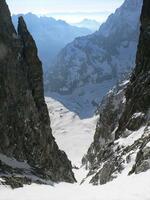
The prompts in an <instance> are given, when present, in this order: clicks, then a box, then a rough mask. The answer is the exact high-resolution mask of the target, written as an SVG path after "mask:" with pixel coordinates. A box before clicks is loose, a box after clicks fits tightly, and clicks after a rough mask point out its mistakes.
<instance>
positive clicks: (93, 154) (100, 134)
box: [83, 0, 150, 184]
mask: <svg viewBox="0 0 150 200" xmlns="http://www.w3.org/2000/svg"><path fill="white" fill-rule="evenodd" d="M141 24H142V25H141V33H140V39H139V45H138V51H137V57H136V67H135V69H134V71H133V73H132V77H131V79H130V81H129V82H128V84H127V85H126V84H122V85H120V86H119V88H118V89H117V90H116V89H115V90H112V91H111V92H110V93H109V94H108V95H107V96H106V98H105V99H104V101H103V102H102V105H101V106H102V108H101V110H100V118H99V122H98V124H97V129H96V133H95V137H94V142H93V143H92V145H91V146H90V148H89V150H88V153H87V155H86V156H85V157H84V158H83V164H84V165H85V166H86V168H87V169H88V170H89V173H88V175H87V177H88V180H89V179H90V182H91V183H93V184H105V183H107V182H108V181H112V180H113V179H114V178H116V177H118V176H119V175H120V174H125V175H131V174H133V173H135V174H137V173H141V172H144V171H146V170H148V169H150V34H149V30H150V1H149V0H144V3H143V9H142V14H141ZM87 177H86V178H85V180H84V181H86V180H87Z"/></svg>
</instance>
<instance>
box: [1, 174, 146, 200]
mask: <svg viewBox="0 0 150 200" xmlns="http://www.w3.org/2000/svg"><path fill="white" fill-rule="evenodd" d="M149 186H150V171H148V172H145V173H142V174H139V175H132V176H128V177H127V176H122V177H120V178H118V179H116V180H114V181H113V182H110V183H108V184H106V185H103V186H92V185H88V184H87V185H78V184H67V183H61V184H58V185H55V187H52V186H45V185H36V184H32V185H31V186H24V187H23V188H19V189H15V190H11V189H10V188H6V187H4V186H0V200H60V199H61V200H149V199H150V192H149V191H150V190H149Z"/></svg>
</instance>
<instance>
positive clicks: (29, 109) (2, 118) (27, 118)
mask: <svg viewBox="0 0 150 200" xmlns="http://www.w3.org/2000/svg"><path fill="white" fill-rule="evenodd" d="M0 94H1V98H0V177H1V178H2V179H3V180H4V181H3V182H2V183H3V184H6V185H7V184H9V185H11V186H12V187H20V186H22V184H30V183H32V182H37V183H38V182H39V183H52V181H54V182H59V181H67V182H74V181H75V179H74V175H73V172H72V166H71V163H70V161H69V160H68V158H67V156H66V154H65V153H64V152H62V151H60V150H59V148H58V146H57V144H56V142H55V139H54V137H53V136H52V130H51V128H50V119H49V115H48V110H47V107H46V103H45V100H44V90H43V77H42V65H41V62H40V60H39V58H38V56H37V48H36V45H35V42H34V40H33V38H32V36H31V35H30V33H29V32H28V30H27V27H26V24H25V22H24V20H23V18H22V17H20V18H19V23H18V32H16V31H15V28H14V26H13V24H12V21H11V17H10V12H9V9H8V6H7V4H6V2H5V0H1V1H0Z"/></svg>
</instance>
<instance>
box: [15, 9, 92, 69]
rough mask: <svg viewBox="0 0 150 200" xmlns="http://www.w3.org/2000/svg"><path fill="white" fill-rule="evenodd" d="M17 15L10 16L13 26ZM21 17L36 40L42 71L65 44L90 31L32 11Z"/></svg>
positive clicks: (48, 66)
mask: <svg viewBox="0 0 150 200" xmlns="http://www.w3.org/2000/svg"><path fill="white" fill-rule="evenodd" d="M18 16H19V15H13V16H12V20H13V23H14V24H15V26H17V23H18V22H17V21H18ZM23 17H24V19H25V21H26V23H27V26H28V29H29V31H30V32H31V34H32V35H33V37H34V39H35V41H36V44H37V47H38V50H39V56H40V59H41V60H42V62H43V66H44V71H45V70H46V69H47V68H48V69H49V68H50V65H51V64H52V61H53V59H54V57H55V56H56V55H57V53H58V52H59V51H60V50H61V49H62V48H63V47H65V45H66V44H68V43H69V42H72V41H73V40H74V39H75V38H76V37H79V36H84V35H88V34H90V33H91V31H90V30H88V29H87V28H79V27H75V26H71V25H69V24H67V23H66V22H65V21H62V20H55V19H54V18H51V17H42V16H41V17H38V16H36V15H34V14H32V13H28V14H25V15H23Z"/></svg>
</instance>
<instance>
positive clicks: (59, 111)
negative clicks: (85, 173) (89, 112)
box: [46, 98, 97, 167]
mask: <svg viewBox="0 0 150 200" xmlns="http://www.w3.org/2000/svg"><path fill="white" fill-rule="evenodd" d="M46 102H47V105H48V110H49V114H50V118H51V126H52V129H53V135H54V137H55V138H56V141H57V143H58V145H59V147H60V149H62V150H64V151H65V152H67V155H68V157H69V159H70V160H71V161H72V164H73V166H76V167H80V166H81V158H82V157H83V155H84V154H85V152H86V151H87V148H88V147H89V145H90V144H91V142H92V139H93V135H94V130H95V127H96V121H97V120H96V119H97V117H96V116H94V117H91V118H87V119H80V117H79V116H78V115H77V114H76V113H75V112H73V111H70V110H68V108H66V107H65V106H64V105H63V104H62V103H60V102H59V101H57V100H55V99H53V98H46ZM74 106H76V105H75V103H74Z"/></svg>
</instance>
